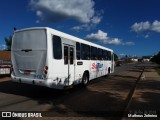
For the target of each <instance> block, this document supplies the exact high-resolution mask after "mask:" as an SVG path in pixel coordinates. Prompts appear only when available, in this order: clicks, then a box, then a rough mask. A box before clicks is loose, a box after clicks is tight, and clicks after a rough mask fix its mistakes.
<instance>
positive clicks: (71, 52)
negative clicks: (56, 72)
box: [70, 47, 74, 64]
mask: <svg viewBox="0 0 160 120" xmlns="http://www.w3.org/2000/svg"><path fill="white" fill-rule="evenodd" d="M73 60H74V49H73V48H72V47H70V64H73Z"/></svg>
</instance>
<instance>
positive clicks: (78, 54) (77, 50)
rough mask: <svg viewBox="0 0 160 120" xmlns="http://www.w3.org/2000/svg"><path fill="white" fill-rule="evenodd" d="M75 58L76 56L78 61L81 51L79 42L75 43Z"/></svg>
mask: <svg viewBox="0 0 160 120" xmlns="http://www.w3.org/2000/svg"><path fill="white" fill-rule="evenodd" d="M76 56H77V60H80V56H81V50H80V43H79V42H77V43H76Z"/></svg>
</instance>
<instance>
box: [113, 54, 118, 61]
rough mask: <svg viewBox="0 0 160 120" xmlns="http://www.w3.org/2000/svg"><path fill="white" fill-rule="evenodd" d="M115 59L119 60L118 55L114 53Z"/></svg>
mask: <svg viewBox="0 0 160 120" xmlns="http://www.w3.org/2000/svg"><path fill="white" fill-rule="evenodd" d="M114 61H118V56H117V55H116V54H115V53H114Z"/></svg>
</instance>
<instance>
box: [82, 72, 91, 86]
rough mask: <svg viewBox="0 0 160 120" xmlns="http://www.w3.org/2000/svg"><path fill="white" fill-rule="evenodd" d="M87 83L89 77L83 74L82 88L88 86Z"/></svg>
mask: <svg viewBox="0 0 160 120" xmlns="http://www.w3.org/2000/svg"><path fill="white" fill-rule="evenodd" d="M88 82H89V77H88V74H87V73H86V72H85V73H84V74H83V78H82V85H83V87H86V86H87V85H88Z"/></svg>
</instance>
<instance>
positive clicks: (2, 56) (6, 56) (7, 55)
mask: <svg viewBox="0 0 160 120" xmlns="http://www.w3.org/2000/svg"><path fill="white" fill-rule="evenodd" d="M0 60H11V51H0Z"/></svg>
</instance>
